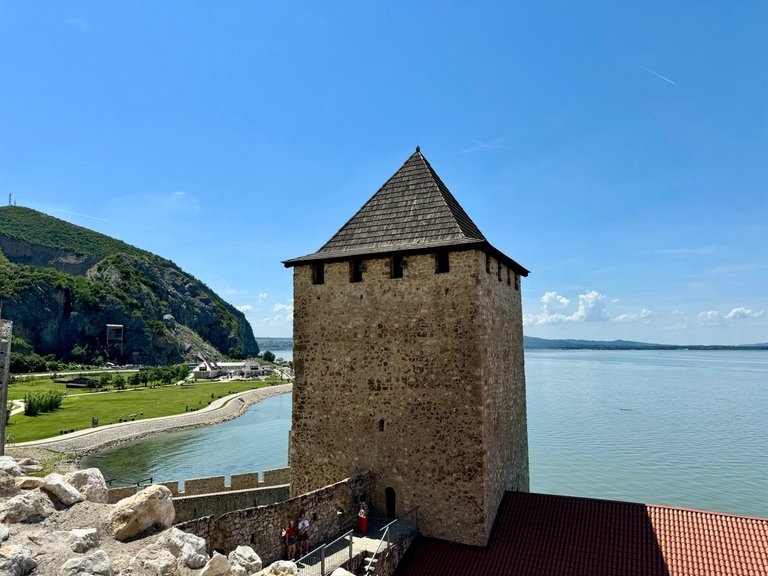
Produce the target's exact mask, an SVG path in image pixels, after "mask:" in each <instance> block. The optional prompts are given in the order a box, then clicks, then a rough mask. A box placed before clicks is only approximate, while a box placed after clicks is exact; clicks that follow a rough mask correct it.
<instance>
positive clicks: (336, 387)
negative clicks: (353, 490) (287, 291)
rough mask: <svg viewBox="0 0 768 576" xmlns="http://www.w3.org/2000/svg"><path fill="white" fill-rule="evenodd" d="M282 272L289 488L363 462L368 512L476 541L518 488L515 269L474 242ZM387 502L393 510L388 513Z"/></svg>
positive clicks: (520, 435)
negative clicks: (287, 287)
mask: <svg viewBox="0 0 768 576" xmlns="http://www.w3.org/2000/svg"><path fill="white" fill-rule="evenodd" d="M436 257H437V256H436V253H418V254H406V255H405V256H404V258H405V261H406V266H405V268H404V272H403V277H402V278H392V273H391V271H392V260H391V258H390V257H388V256H375V255H372V256H368V257H364V258H363V259H362V263H363V266H364V270H365V271H364V272H363V274H362V280H361V281H359V282H352V281H350V277H351V274H350V260H342V261H332V262H326V263H325V264H324V265H323V270H324V275H323V276H324V277H323V283H315V281H316V280H317V277H316V276H314V275H313V265H312V264H301V265H296V266H295V267H294V369H295V373H296V374H295V376H296V378H295V383H294V390H293V426H292V433H291V448H290V462H291V492H292V494H293V495H298V494H301V493H304V492H307V491H310V490H314V489H317V488H320V487H322V486H326V485H329V484H332V483H334V482H336V481H338V480H340V479H342V478H345V477H348V476H350V475H351V474H354V473H356V472H358V471H361V470H370V471H371V472H372V474H373V479H374V485H375V488H374V491H373V498H372V503H371V504H372V507H373V510H374V512H377V513H386V512H395V513H396V514H397V515H401V514H403V513H405V512H407V511H408V510H410V509H411V508H413V507H416V506H418V507H419V509H420V528H421V531H422V533H424V534H425V535H427V536H431V537H435V538H442V539H447V540H451V541H454V542H460V543H466V544H474V545H485V543H486V541H487V538H488V535H489V533H490V529H491V527H492V524H493V521H494V518H495V514H496V509H497V508H498V505H499V502H500V501H501V497H502V496H503V493H504V491H505V490H527V489H528V447H527V432H526V415H525V379H524V371H523V351H522V321H521V300H520V290H519V276H517V275H516V272H515V271H514V270H511V269H509V268H508V267H507V266H506V265H504V264H503V263H501V264H500V262H499V261H497V260H496V259H493V258H491V257H490V256H488V255H487V253H486V252H484V251H482V250H477V249H464V250H461V249H459V250H452V251H450V252H449V270H448V271H447V272H445V273H436V269H437V268H436V265H437V263H436ZM393 504H394V506H395V510H392V509H391V508H392V505H393Z"/></svg>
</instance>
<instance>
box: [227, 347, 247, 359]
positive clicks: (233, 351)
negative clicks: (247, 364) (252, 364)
mask: <svg viewBox="0 0 768 576" xmlns="http://www.w3.org/2000/svg"><path fill="white" fill-rule="evenodd" d="M227 356H229V357H230V358H232V360H245V353H244V352H243V351H242V350H241V349H240V347H239V346H233V347H232V348H230V349H229V352H227Z"/></svg>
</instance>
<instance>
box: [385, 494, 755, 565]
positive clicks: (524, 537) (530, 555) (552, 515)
mask: <svg viewBox="0 0 768 576" xmlns="http://www.w3.org/2000/svg"><path fill="white" fill-rule="evenodd" d="M449 574H460V575H462V576H471V575H475V574H477V575H478V576H479V575H482V576H517V575H521V576H539V575H541V576H566V575H567V576H582V575H583V576H603V575H605V576H607V575H634V574H637V575H644V576H646V575H647V576H704V575H707V576H709V575H733V576H747V575H748V576H768V519H765V518H749V517H744V516H731V515H728V514H718V513H714V512H703V511H699V510H686V509H681V508H671V507H666V506H652V505H646V504H632V503H629V502H615V501H610V500H592V499H588V498H575V497H570V496H553V495H548V494H529V493H523V492H507V493H506V495H505V496H504V499H503V501H502V503H501V506H500V507H499V511H498V514H497V516H496V523H495V525H494V528H493V532H492V534H491V538H490V540H489V542H488V546H486V547H485V548H478V547H472V546H464V545H459V544H453V543H450V542H445V541H439V540H431V539H425V538H422V539H420V540H418V541H417V542H416V543H414V545H413V546H412V548H411V550H410V551H409V553H408V556H407V557H406V560H404V561H403V562H402V563H401V565H400V566H399V567H398V571H397V575H398V576H432V575H435V576H438V575H439V576H446V575H449Z"/></svg>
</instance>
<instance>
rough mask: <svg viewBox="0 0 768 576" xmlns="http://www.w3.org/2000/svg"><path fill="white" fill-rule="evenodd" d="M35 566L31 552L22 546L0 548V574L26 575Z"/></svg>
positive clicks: (9, 575)
mask: <svg viewBox="0 0 768 576" xmlns="http://www.w3.org/2000/svg"><path fill="white" fill-rule="evenodd" d="M35 568H37V562H36V561H35V559H34V558H33V557H32V552H30V551H29V550H28V549H27V548H24V547H23V546H4V547H2V548H0V574H2V575H3V576H27V574H31V573H32V571H33V570H34V569H35Z"/></svg>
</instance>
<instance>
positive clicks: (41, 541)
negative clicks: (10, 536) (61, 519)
mask: <svg viewBox="0 0 768 576" xmlns="http://www.w3.org/2000/svg"><path fill="white" fill-rule="evenodd" d="M27 537H28V538H29V539H30V540H31V541H32V542H34V543H35V544H38V545H40V546H45V547H53V548H60V547H64V548H67V549H69V550H71V551H72V552H78V553H83V552H87V551H88V550H90V549H91V548H95V547H96V546H98V545H99V535H98V533H97V532H96V528H83V529H79V528H78V529H75V530H69V531H56V532H40V533H37V534H30V535H29V536H27Z"/></svg>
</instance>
